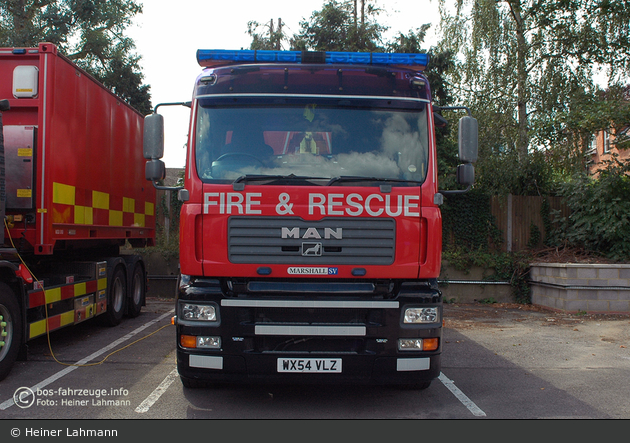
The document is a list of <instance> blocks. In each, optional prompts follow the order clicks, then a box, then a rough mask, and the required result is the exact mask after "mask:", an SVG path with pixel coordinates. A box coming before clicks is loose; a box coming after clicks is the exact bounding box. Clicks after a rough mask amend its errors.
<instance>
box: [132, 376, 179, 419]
mask: <svg viewBox="0 0 630 443" xmlns="http://www.w3.org/2000/svg"><path fill="white" fill-rule="evenodd" d="M178 375H179V373H178V372H177V368H175V369H173V370H172V371H171V373H170V374H168V375H167V376H166V378H164V380H162V383H160V384H159V385H158V387H157V388H155V389H154V390H153V392H152V393H151V394H150V395H149V396H148V397H147V398H145V399H144V401H143V402H142V403H140V406H138V407H137V408H136V412H137V413H138V414H144V413H145V412H147V411H148V410H149V409H150V408H151V406H153V404H154V403H155V402H156V401H158V400H159V399H160V397H161V396H162V394H164V393H165V392H166V390H167V389H168V387H169V386H170V385H171V383H173V381H175V379H176V378H177V376H178Z"/></svg>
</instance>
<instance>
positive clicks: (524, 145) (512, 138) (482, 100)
mask: <svg viewBox="0 0 630 443" xmlns="http://www.w3.org/2000/svg"><path fill="white" fill-rule="evenodd" d="M448 3H450V2H446V1H445V0H440V10H441V15H442V17H441V28H442V31H443V34H442V39H441V42H440V44H439V48H441V49H442V50H450V51H452V52H453V53H455V54H457V57H456V59H457V60H459V64H458V68H457V69H453V70H450V72H449V77H448V80H449V81H450V82H451V83H452V84H453V85H454V86H455V87H456V88H457V93H458V94H457V95H458V97H461V100H462V101H463V102H466V103H468V104H469V105H470V106H471V107H472V108H473V109H474V110H475V114H476V115H477V117H478V118H479V122H480V147H482V151H481V153H480V154H481V155H480V157H481V158H488V156H489V155H492V154H493V153H495V154H496V153H497V152H500V153H502V154H503V155H505V154H510V153H511V152H515V153H516V157H517V159H518V163H517V168H519V169H527V168H530V167H532V165H531V158H530V156H531V153H532V152H533V151H534V149H533V148H536V149H542V150H553V149H555V148H557V147H558V146H563V145H564V146H565V147H568V145H570V143H568V141H567V140H566V137H567V134H568V131H567V129H568V126H567V125H566V124H565V123H566V122H565V120H566V119H567V115H568V113H570V112H572V119H573V120H574V121H575V119H576V118H577V114H576V112H577V111H578V108H577V107H576V106H574V107H573V109H572V110H571V109H570V108H569V105H570V104H571V101H572V100H573V98H574V97H576V96H582V97H585V96H591V97H592V96H594V95H595V94H596V90H597V88H596V86H595V83H594V81H593V74H594V68H595V67H597V66H602V67H604V68H605V69H607V73H608V76H609V81H610V82H612V83H615V82H618V81H620V79H621V78H623V75H628V73H630V69H629V68H630V44H629V43H630V40H629V35H630V33H629V31H630V5H629V4H628V2H613V1H610V0H582V1H572V0H545V1H541V0H458V1H457V2H456V5H455V9H454V11H451V10H449V8H448ZM573 104H574V105H575V104H576V103H573ZM603 120H606V118H604V119H603ZM574 148H575V145H573V146H571V149H574ZM512 157H513V156H511V155H510V158H512ZM515 172H517V171H515Z"/></svg>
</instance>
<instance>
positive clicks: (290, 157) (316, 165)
mask: <svg viewBox="0 0 630 443" xmlns="http://www.w3.org/2000/svg"><path fill="white" fill-rule="evenodd" d="M197 115H198V117H197V127H196V150H195V152H196V160H197V169H198V173H199V176H200V177H201V178H202V179H204V181H214V180H220V181H222V182H224V181H232V180H234V179H236V178H238V177H240V176H243V175H247V174H256V175H278V176H287V175H290V174H293V175H297V176H317V177H330V178H332V177H338V176H363V177H377V178H387V179H397V180H413V181H419V182H422V181H424V179H425V176H426V170H427V158H428V139H429V137H428V129H427V115H426V106H422V107H421V108H419V109H413V110H382V109H357V108H348V107H339V108H334V107H325V106H316V105H315V104H309V105H300V106H287V105H283V106H265V107H256V106H248V107H203V106H200V107H199V110H198V112H197Z"/></svg>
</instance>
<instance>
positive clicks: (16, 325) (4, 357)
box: [0, 283, 22, 380]
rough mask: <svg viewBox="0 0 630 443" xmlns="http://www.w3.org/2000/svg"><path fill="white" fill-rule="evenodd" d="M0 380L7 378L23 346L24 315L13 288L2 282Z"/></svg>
mask: <svg viewBox="0 0 630 443" xmlns="http://www.w3.org/2000/svg"><path fill="white" fill-rule="evenodd" d="M0 317H2V318H1V319H0V343H2V344H0V380H3V379H4V378H6V376H7V375H9V372H10V371H11V367H13V363H15V360H16V359H17V356H18V353H19V351H20V347H21V346H22V316H21V315H20V306H19V305H18V302H17V300H16V298H15V295H14V293H13V291H11V289H10V288H9V287H8V286H7V285H5V284H4V283H0Z"/></svg>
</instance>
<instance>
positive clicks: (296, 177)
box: [232, 174, 329, 187]
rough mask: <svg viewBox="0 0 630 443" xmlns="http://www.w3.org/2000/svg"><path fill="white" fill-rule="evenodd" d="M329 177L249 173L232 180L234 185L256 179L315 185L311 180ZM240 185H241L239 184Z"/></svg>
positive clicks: (242, 184) (243, 184)
mask: <svg viewBox="0 0 630 443" xmlns="http://www.w3.org/2000/svg"><path fill="white" fill-rule="evenodd" d="M328 179H329V178H328V177H311V176H308V175H295V174H289V175H264V174H262V175H257V174H247V175H241V176H240V177H238V178H237V179H236V180H234V181H233V182H232V186H234V185H237V184H240V185H241V186H245V183H249V182H255V181H271V182H276V181H279V182H280V183H278V184H282V183H283V182H296V181H304V182H306V183H308V184H309V185H313V183H311V182H310V180H328ZM239 187H240V186H239Z"/></svg>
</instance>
